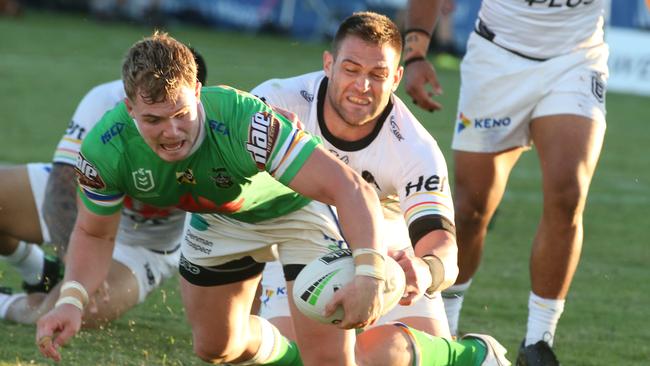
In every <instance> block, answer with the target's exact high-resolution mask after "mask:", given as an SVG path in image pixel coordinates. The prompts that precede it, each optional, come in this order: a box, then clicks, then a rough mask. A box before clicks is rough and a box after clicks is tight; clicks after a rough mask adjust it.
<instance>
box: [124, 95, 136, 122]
mask: <svg viewBox="0 0 650 366" xmlns="http://www.w3.org/2000/svg"><path fill="white" fill-rule="evenodd" d="M124 105H126V111H127V112H128V113H129V116H131V118H134V117H133V104H131V100H130V99H129V97H124Z"/></svg>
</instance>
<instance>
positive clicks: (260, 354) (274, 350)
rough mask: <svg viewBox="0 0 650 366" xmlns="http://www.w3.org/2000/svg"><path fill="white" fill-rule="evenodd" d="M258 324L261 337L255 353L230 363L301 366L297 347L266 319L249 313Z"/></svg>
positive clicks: (242, 365) (244, 365) (243, 365)
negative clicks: (246, 358) (249, 357)
mask: <svg viewBox="0 0 650 366" xmlns="http://www.w3.org/2000/svg"><path fill="white" fill-rule="evenodd" d="M251 317H253V318H256V319H257V321H258V322H259V324H260V331H261V332H262V338H261V342H260V348H259V349H258V350H257V353H256V354H255V355H254V356H253V357H252V358H251V359H250V360H248V361H244V362H240V363H236V364H232V365H241V366H247V365H268V366H302V360H301V359H300V354H299V352H298V347H297V346H296V344H295V343H294V342H290V341H289V340H288V339H287V338H285V337H284V336H283V335H281V334H280V331H279V330H278V328H276V327H275V326H274V325H273V324H271V323H270V322H269V321H268V320H266V319H264V318H261V317H259V316H255V315H251Z"/></svg>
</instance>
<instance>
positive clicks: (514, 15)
mask: <svg viewBox="0 0 650 366" xmlns="http://www.w3.org/2000/svg"><path fill="white" fill-rule="evenodd" d="M479 19H480V20H481V21H482V22H483V23H484V24H485V26H487V28H488V29H489V30H490V31H491V32H492V33H494V39H493V40H492V42H494V43H495V44H497V45H499V46H501V47H504V48H506V49H509V50H513V51H516V52H519V53H521V54H522V55H526V56H529V57H533V58H539V59H547V58H551V57H555V56H559V55H564V54H568V53H570V52H572V51H576V50H578V49H584V48H589V47H594V46H597V45H600V44H602V43H603V42H604V36H603V25H604V0H483V3H482V4H481V10H480V11H479ZM486 57H489V56H487V55H486Z"/></svg>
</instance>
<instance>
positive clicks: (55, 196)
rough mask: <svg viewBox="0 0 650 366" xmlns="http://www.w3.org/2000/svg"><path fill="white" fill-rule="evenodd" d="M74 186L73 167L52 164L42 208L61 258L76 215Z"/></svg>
mask: <svg viewBox="0 0 650 366" xmlns="http://www.w3.org/2000/svg"><path fill="white" fill-rule="evenodd" d="M76 188H77V183H76V178H75V173H74V167H73V166H71V165H68V164H61V163H54V164H52V172H51V173H50V177H49V178H48V180H47V186H46V188H45V200H44V201H43V207H42V209H43V216H44V219H45V223H46V224H47V228H48V230H49V232H50V237H51V241H52V243H53V244H54V246H55V248H56V252H57V254H58V256H59V257H60V258H63V256H64V255H65V253H66V251H67V248H68V242H69V241H70V233H71V232H72V227H73V226H74V222H75V219H76V217H77V202H76V197H77V193H76Z"/></svg>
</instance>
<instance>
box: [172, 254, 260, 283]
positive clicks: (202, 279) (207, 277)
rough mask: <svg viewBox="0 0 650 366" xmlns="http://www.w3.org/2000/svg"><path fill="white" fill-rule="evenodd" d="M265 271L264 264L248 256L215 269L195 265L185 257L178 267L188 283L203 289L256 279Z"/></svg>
mask: <svg viewBox="0 0 650 366" xmlns="http://www.w3.org/2000/svg"><path fill="white" fill-rule="evenodd" d="M263 270H264V263H258V262H256V261H255V260H254V259H253V257H251V256H247V257H244V258H241V259H236V260H234V261H230V262H227V263H224V264H221V265H218V266H214V267H203V266H200V265H198V264H194V263H192V262H190V261H188V260H187V258H185V256H183V253H181V259H180V261H179V265H178V272H179V273H180V274H181V276H183V278H184V279H186V280H187V282H189V283H191V284H193V285H196V286H202V287H208V286H219V285H227V284H229V283H235V282H241V281H244V280H247V279H249V278H252V277H255V276H257V275H259V274H260V273H262V271H263Z"/></svg>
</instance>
